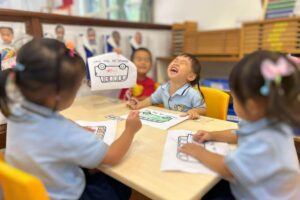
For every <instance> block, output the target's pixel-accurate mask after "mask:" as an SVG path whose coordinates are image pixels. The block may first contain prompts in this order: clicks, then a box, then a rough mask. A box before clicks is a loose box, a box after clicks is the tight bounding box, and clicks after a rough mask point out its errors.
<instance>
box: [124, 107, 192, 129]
mask: <svg viewBox="0 0 300 200" xmlns="http://www.w3.org/2000/svg"><path fill="white" fill-rule="evenodd" d="M139 111H140V119H141V121H142V124H146V125H149V126H152V127H155V128H159V129H163V130H167V129H168V128H170V127H172V126H175V125H176V124H179V123H181V122H183V121H184V120H186V119H188V116H186V117H180V114H174V113H169V112H163V111H159V110H152V109H149V108H143V109H141V110H139ZM127 116H128V115H124V116H122V118H124V119H126V118H127Z"/></svg>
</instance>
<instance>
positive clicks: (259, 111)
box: [231, 92, 266, 121]
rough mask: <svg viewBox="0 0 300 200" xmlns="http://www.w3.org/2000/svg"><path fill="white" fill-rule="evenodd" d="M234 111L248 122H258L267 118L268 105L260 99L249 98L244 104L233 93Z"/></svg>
mask: <svg viewBox="0 0 300 200" xmlns="http://www.w3.org/2000/svg"><path fill="white" fill-rule="evenodd" d="M231 96H232V98H233V109H234V112H235V113H236V115H237V116H239V117H240V118H242V119H244V120H247V121H256V120H259V119H261V118H263V117H264V116H265V107H266V103H265V101H264V100H261V99H258V98H249V99H248V100H247V101H246V103H245V104H242V103H241V102H240V100H238V98H237V97H236V95H235V94H234V93H233V92H232V93H231Z"/></svg>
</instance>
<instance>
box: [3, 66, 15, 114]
mask: <svg viewBox="0 0 300 200" xmlns="http://www.w3.org/2000/svg"><path fill="white" fill-rule="evenodd" d="M11 73H14V72H13V70H12V69H6V70H3V71H1V72H0V109H1V112H2V113H3V115H4V116H5V117H9V116H10V110H9V106H8V101H9V99H8V97H7V94H6V89H5V87H6V82H7V79H8V76H9V75H10V74H11Z"/></svg>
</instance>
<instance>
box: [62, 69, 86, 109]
mask: <svg viewBox="0 0 300 200" xmlns="http://www.w3.org/2000/svg"><path fill="white" fill-rule="evenodd" d="M83 77H84V73H81V76H80V77H79V80H78V81H76V82H77V83H74V84H75V85H74V87H73V88H72V89H70V90H65V91H62V92H61V93H60V101H59V105H58V110H60V111H61V110H64V109H67V108H69V107H70V106H71V105H72V104H73V102H74V99H75V97H76V94H77V91H78V90H79V88H80V86H81V83H82V80H83Z"/></svg>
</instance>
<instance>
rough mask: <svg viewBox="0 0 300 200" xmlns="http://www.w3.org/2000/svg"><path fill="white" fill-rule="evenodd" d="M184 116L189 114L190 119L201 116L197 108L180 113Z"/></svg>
mask: <svg viewBox="0 0 300 200" xmlns="http://www.w3.org/2000/svg"><path fill="white" fill-rule="evenodd" d="M180 116H182V117H185V116H189V119H198V118H199V117H200V115H199V113H198V111H197V109H190V110H188V111H187V112H186V113H184V114H182V115H180Z"/></svg>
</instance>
